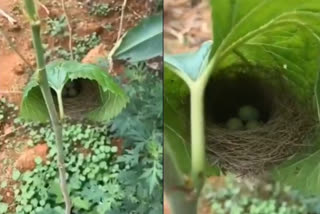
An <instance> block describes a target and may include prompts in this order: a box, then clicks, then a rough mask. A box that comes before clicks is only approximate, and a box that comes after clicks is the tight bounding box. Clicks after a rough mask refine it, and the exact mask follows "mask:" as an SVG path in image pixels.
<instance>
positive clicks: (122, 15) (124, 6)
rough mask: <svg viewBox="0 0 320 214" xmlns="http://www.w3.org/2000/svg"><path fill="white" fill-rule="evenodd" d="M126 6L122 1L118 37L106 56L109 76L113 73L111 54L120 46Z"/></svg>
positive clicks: (125, 2) (124, 0)
mask: <svg viewBox="0 0 320 214" xmlns="http://www.w3.org/2000/svg"><path fill="white" fill-rule="evenodd" d="M126 5H127V0H123V4H122V9H121V17H120V25H119V30H118V36H117V41H116V43H115V45H114V47H113V48H112V50H111V51H110V53H109V56H108V62H109V71H108V72H109V73H110V74H111V73H112V71H113V59H112V57H113V54H114V52H115V51H116V49H117V47H119V45H120V41H121V40H120V38H121V33H122V26H123V19H124V11H125V8H126Z"/></svg>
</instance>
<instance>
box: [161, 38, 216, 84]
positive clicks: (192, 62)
mask: <svg viewBox="0 0 320 214" xmlns="http://www.w3.org/2000/svg"><path fill="white" fill-rule="evenodd" d="M211 48H212V42H211V41H208V42H205V43H203V44H202V46H201V47H200V49H199V50H198V51H196V52H195V53H186V54H179V55H165V57H164V61H165V64H166V66H170V67H171V70H172V71H173V72H175V73H176V74H177V75H178V76H180V77H181V78H183V79H184V75H187V77H188V78H190V79H191V80H193V81H196V80H197V79H198V78H199V77H200V76H201V74H202V72H203V71H204V69H205V68H206V66H207V63H208V58H209V53H210V50H211ZM181 72H182V73H181ZM187 83H188V81H187Z"/></svg>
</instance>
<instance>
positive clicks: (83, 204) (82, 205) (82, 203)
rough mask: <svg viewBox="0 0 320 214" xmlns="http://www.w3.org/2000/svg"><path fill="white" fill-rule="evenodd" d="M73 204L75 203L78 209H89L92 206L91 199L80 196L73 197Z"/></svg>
mask: <svg viewBox="0 0 320 214" xmlns="http://www.w3.org/2000/svg"><path fill="white" fill-rule="evenodd" d="M72 204H73V205H74V207H76V208H78V209H84V210H89V208H90V203H89V201H87V200H85V199H82V198H81V197H79V196H78V197H75V198H72Z"/></svg>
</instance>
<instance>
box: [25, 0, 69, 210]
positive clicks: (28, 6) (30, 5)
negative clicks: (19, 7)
mask: <svg viewBox="0 0 320 214" xmlns="http://www.w3.org/2000/svg"><path fill="white" fill-rule="evenodd" d="M24 3H25V10H26V13H27V14H28V16H29V18H30V21H31V28H32V40H33V46H34V48H35V50H36V58H37V67H38V68H37V71H36V74H37V80H38V83H39V86H40V89H41V92H42V94H43V97H44V100H45V103H46V106H47V108H48V112H49V115H50V120H51V124H52V128H53V130H54V133H55V137H56V144H57V162H58V169H59V178H60V187H61V192H62V194H63V197H64V201H65V214H70V213H71V208H72V204H71V199H70V196H69V192H68V188H67V173H66V168H65V164H64V154H63V138H62V137H63V135H62V124H61V121H60V120H59V117H58V113H57V110H56V107H55V104H54V101H53V98H52V94H51V90H50V87H49V83H48V78H47V73H46V70H45V65H46V64H45V59H44V49H43V46H42V41H41V31H40V30H41V29H40V20H38V17H37V14H36V9H35V5H34V2H33V0H24Z"/></svg>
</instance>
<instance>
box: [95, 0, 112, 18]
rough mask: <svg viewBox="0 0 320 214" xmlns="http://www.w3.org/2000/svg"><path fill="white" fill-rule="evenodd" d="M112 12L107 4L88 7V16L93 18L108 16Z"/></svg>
mask: <svg viewBox="0 0 320 214" xmlns="http://www.w3.org/2000/svg"><path fill="white" fill-rule="evenodd" d="M112 10H113V9H112V8H111V7H110V6H109V4H102V3H93V4H92V6H91V7H90V14H91V15H94V16H108V15H109V13H110V12H111V11H112Z"/></svg>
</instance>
